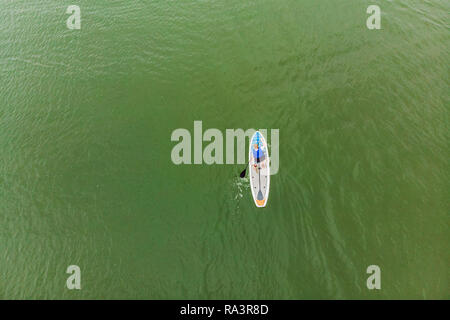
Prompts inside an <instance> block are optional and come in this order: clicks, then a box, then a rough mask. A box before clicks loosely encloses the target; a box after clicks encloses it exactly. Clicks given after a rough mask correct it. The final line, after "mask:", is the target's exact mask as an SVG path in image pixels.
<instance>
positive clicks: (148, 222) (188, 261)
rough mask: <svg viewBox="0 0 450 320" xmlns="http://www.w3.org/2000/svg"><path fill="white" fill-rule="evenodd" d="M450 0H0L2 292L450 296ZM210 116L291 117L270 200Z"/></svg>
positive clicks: (241, 122)
mask: <svg viewBox="0 0 450 320" xmlns="http://www.w3.org/2000/svg"><path fill="white" fill-rule="evenodd" d="M71 4H78V5H79V6H80V7H81V18H82V25H81V30H69V29H67V27H66V19H67V18H68V17H69V15H68V14H66V13H65V11H66V8H67V6H68V5H71ZM370 4H378V5H379V6H380V7H381V10H382V20H381V27H382V29H381V30H368V29H367V27H366V19H367V18H368V16H369V15H368V14H367V13H366V9H367V7H368V6H369V5H370ZM449 11H450V3H449V1H437V0H436V1H413V0H408V1H406V0H403V1H400V0H394V1H376V0H372V1H356V0H345V1H344V0H320V1H317V0H295V1H294V0H292V1H288V0H283V1H281V0H279V1H276V0H259V1H256V0H249V1H242V0H227V1H194V0H186V1H168V0H165V1H162V0H160V1H106V0H96V1H87V0H76V1H67V0H63V1H50V0H40V1H10V0H0V155H1V156H0V298H2V299H29V298H31V299H35V298H46V299H47V298H51V299H60V298H63V299H82V298H87V299H100V298H127V299H128V298H137V299H160V298H170V299H183V298H189V299H197V298H198V299H210V298H214V299H229V298H233V299H240V298H250V299H253V298H258V299H274V298H276V299H313V298H314V299H347V298H353V299H392V298H396V299H403V298H414V299H416V298H417V299H430V298H437V299H449V298H450V295H449V290H448V288H449V273H448V268H449V262H450V254H449V252H450V250H449V249H450V246H449V240H450V239H449V214H448V212H449V209H450V208H449V200H448V199H449V191H448V190H449V187H450V185H449V179H450V176H449V162H448V159H449V144H448V139H449V103H450V101H449V100H450V99H449V79H448V75H449V65H450V58H449V53H448V52H449V40H450V37H449V35H450V34H449V27H448V12H449ZM194 120H201V121H203V127H204V129H207V128H217V129H219V130H221V131H222V132H225V130H226V129H227V128H244V129H247V128H267V129H279V130H280V131H279V136H280V140H279V141H280V143H279V157H280V169H279V172H278V174H276V175H273V176H272V177H271V188H270V189H271V192H270V197H269V202H268V206H267V208H265V209H257V208H256V206H255V205H254V203H253V200H252V198H251V194H250V189H249V188H250V187H249V181H248V179H244V180H240V179H239V178H238V177H237V176H238V174H239V172H240V171H241V170H242V168H243V165H239V164H235V165H210V166H208V165H179V166H176V165H174V164H173V163H172V161H171V150H172V148H173V147H174V145H175V143H174V142H172V141H170V136H171V133H172V131H173V130H175V129H177V128H187V129H188V130H190V132H191V133H193V122H194ZM72 264H75V265H78V266H80V268H81V286H82V289H81V290H68V289H67V288H66V279H67V277H68V276H69V275H68V274H66V269H67V267H68V266H69V265H72ZM372 264H375V265H378V266H379V267H380V268H381V290H368V289H367V287H366V280H367V277H368V276H369V275H368V274H367V273H366V268H367V267H368V266H369V265H372Z"/></svg>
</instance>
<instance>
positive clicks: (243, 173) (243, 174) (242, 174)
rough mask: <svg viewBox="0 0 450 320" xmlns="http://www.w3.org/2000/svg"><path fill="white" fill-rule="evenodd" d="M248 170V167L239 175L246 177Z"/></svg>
mask: <svg viewBox="0 0 450 320" xmlns="http://www.w3.org/2000/svg"><path fill="white" fill-rule="evenodd" d="M246 172H247V168H245V169H244V171H242V172H241V174H240V175H239V176H240V177H241V178H245V173H246Z"/></svg>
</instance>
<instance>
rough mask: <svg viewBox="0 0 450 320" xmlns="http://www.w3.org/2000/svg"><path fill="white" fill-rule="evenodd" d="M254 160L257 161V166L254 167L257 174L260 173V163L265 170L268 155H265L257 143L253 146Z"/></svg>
mask: <svg viewBox="0 0 450 320" xmlns="http://www.w3.org/2000/svg"><path fill="white" fill-rule="evenodd" d="M252 151H253V159H255V162H256V163H255V164H254V165H253V167H254V168H255V170H256V172H258V163H261V167H262V168H264V167H265V165H264V160H265V159H266V155H265V153H264V150H263V149H262V147H260V146H259V145H258V144H257V143H255V144H254V145H253V150H252Z"/></svg>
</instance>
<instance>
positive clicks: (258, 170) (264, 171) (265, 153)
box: [248, 131, 270, 208]
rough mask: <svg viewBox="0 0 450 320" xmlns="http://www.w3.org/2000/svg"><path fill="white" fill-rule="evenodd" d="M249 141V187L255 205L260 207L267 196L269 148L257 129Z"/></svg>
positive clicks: (263, 204)
mask: <svg viewBox="0 0 450 320" xmlns="http://www.w3.org/2000/svg"><path fill="white" fill-rule="evenodd" d="M250 142H251V143H250V146H249V150H248V156H249V162H248V165H249V172H250V187H251V190H252V196H253V200H254V201H255V204H256V206H257V207H259V208H262V207H265V206H266V205H267V199H268V198H269V185H270V165H269V164H270V160H269V149H268V148H267V143H266V139H264V136H263V135H262V134H261V132H259V131H256V132H255V133H254V134H253V136H252V138H251V140H250Z"/></svg>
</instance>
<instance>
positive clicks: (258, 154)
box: [252, 148, 264, 160]
mask: <svg viewBox="0 0 450 320" xmlns="http://www.w3.org/2000/svg"><path fill="white" fill-rule="evenodd" d="M252 151H253V158H255V159H256V160H258V159H260V158H264V151H262V150H261V148H258V150H255V149H252Z"/></svg>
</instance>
